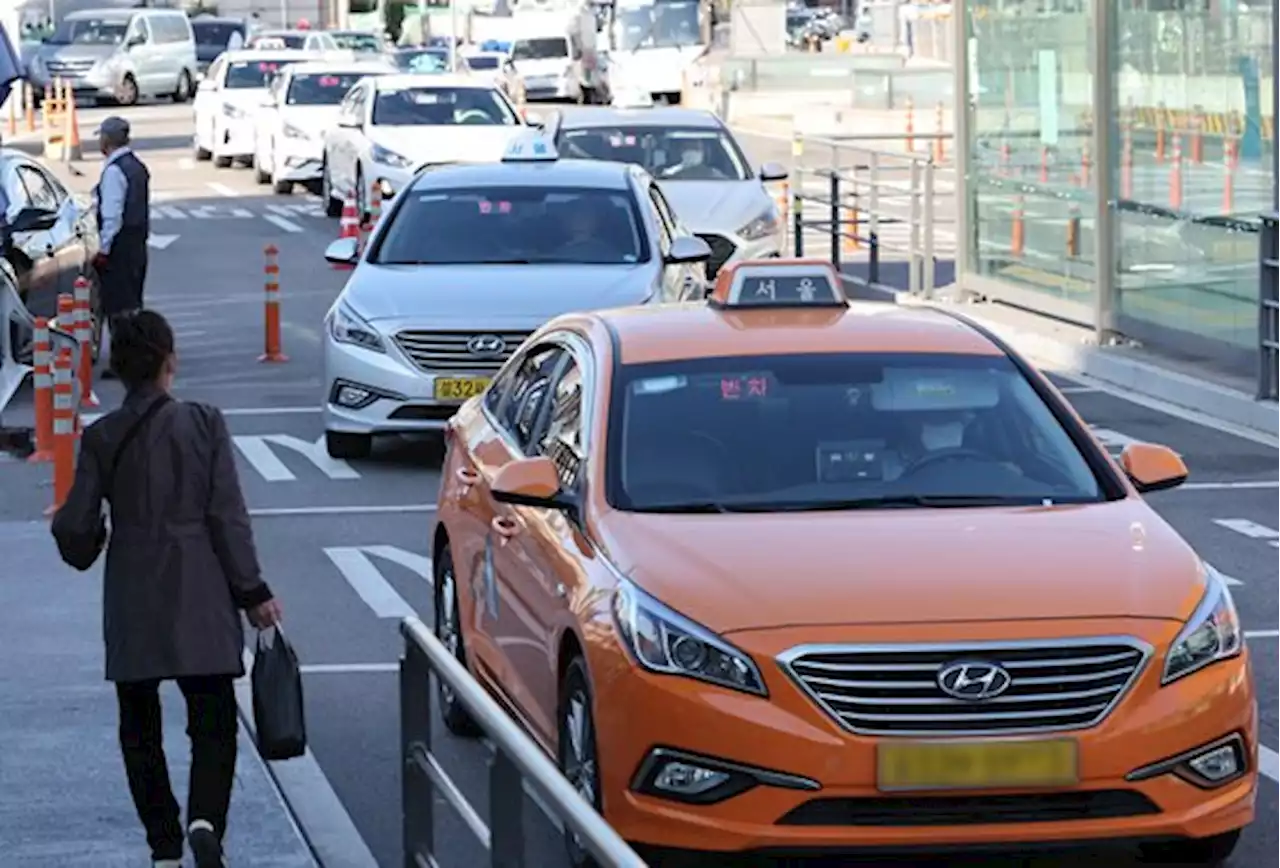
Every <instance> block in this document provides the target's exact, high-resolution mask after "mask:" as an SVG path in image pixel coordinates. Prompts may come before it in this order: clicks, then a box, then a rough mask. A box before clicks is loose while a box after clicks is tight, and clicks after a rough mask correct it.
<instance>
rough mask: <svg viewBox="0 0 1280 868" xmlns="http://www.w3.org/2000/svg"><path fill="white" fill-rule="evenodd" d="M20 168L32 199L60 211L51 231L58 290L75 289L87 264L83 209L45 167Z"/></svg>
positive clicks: (71, 290)
mask: <svg viewBox="0 0 1280 868" xmlns="http://www.w3.org/2000/svg"><path fill="white" fill-rule="evenodd" d="M19 171H20V172H21V174H22V179H23V184H24V185H25V186H26V188H27V190H28V191H29V192H30V193H31V196H32V199H33V200H39V201H41V202H45V203H48V205H47V206H48V207H50V208H51V209H52V210H54V211H55V212H57V214H58V222H57V223H55V224H54V226H53V228H52V229H50V230H49V243H50V245H51V246H52V247H53V255H54V259H55V260H56V262H55V264H56V267H57V269H58V278H57V283H58V291H59V292H74V291H75V283H76V278H77V277H79V276H80V275H81V273H82V272H83V271H84V268H85V265H86V264H87V259H86V256H85V240H84V237H83V232H82V230H81V227H80V209H79V207H78V206H77V205H76V203H75V201H74V200H73V199H72V198H71V196H70V194H69V193H68V192H67V190H66V188H65V187H63V186H62V184H60V183H58V180H57V179H56V178H54V177H53V175H51V174H50V173H49V172H47V171H45V169H44V167H42V166H38V165H35V164H33V163H27V164H24V165H23V166H22V167H21V168H20V170H19ZM42 207H43V206H42Z"/></svg>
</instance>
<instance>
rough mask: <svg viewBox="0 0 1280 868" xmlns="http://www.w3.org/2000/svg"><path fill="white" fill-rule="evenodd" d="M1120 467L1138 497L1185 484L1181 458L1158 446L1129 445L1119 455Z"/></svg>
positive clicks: (1185, 473)
mask: <svg viewBox="0 0 1280 868" xmlns="http://www.w3.org/2000/svg"><path fill="white" fill-rule="evenodd" d="M1120 466H1121V467H1123V468H1124V472H1125V475H1126V476H1128V477H1129V479H1130V480H1132V481H1133V484H1134V487H1135V488H1137V489H1138V492H1139V493H1141V494H1146V493H1148V492H1151V491H1167V490H1168V489H1170V488H1177V487H1178V486H1179V485H1181V484H1182V483H1184V482H1186V481H1187V465H1186V464H1184V463H1183V462H1182V458H1181V457H1180V456H1179V455H1178V453H1176V452H1174V451H1173V450H1172V449H1170V448H1169V447H1168V446H1161V445H1159V444H1157V443H1130V444H1129V445H1128V446H1126V447H1124V451H1123V452H1121V453H1120Z"/></svg>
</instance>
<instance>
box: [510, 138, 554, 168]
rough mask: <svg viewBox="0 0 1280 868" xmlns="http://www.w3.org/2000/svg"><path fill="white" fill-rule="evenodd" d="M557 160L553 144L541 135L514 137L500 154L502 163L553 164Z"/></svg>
mask: <svg viewBox="0 0 1280 868" xmlns="http://www.w3.org/2000/svg"><path fill="white" fill-rule="evenodd" d="M558 159H560V153H559V151H557V150H556V146H555V143H554V142H552V141H551V140H549V139H548V138H547V137H546V136H543V135H524V136H516V137H515V138H513V139H512V140H511V141H510V142H508V143H507V149H506V150H505V151H504V152H503V154H502V162H504V163H554V162H555V161H556V160H558Z"/></svg>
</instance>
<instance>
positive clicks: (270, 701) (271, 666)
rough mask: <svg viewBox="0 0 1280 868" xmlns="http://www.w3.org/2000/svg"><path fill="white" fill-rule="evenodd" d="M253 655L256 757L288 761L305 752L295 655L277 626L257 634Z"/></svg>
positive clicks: (300, 680)
mask: <svg viewBox="0 0 1280 868" xmlns="http://www.w3.org/2000/svg"><path fill="white" fill-rule="evenodd" d="M257 645H258V647H257V651H256V653H255V654H254V655H253V673H252V682H253V721H254V729H255V736H256V737H257V742H258V753H260V754H261V755H262V758H263V759H266V760H287V759H293V758H294V757H300V756H302V755H303V754H304V753H306V752H307V719H306V712H305V711H304V708H303V701H302V670H301V669H300V668H299V667H298V655H297V654H296V653H295V652H294V650H293V646H292V645H290V644H289V640H288V639H286V638H285V636H284V632H283V631H282V630H281V629H280V626H279V625H278V624H277V625H276V626H274V627H268V628H267V629H266V630H260V631H258V643H257Z"/></svg>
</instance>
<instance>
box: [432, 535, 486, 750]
mask: <svg viewBox="0 0 1280 868" xmlns="http://www.w3.org/2000/svg"><path fill="white" fill-rule="evenodd" d="M432 566H433V567H434V569H435V598H434V609H435V632H436V638H437V639H439V640H440V643H441V644H442V645H444V646H445V647H446V648H448V649H449V651H450V653H452V654H453V659H455V660H457V661H458V663H459V664H460V665H461V666H462V667H463V668H464V669H465V668H466V666H467V648H466V645H465V644H464V643H463V639H462V619H461V617H460V616H459V614H458V581H457V574H456V573H455V572H454V570H453V552H452V551H451V550H450V548H449V545H448V543H446V544H445V547H444V549H443V550H441V552H440V555H439V557H437V558H436V559H435V560H434V561H433V562H432ZM436 702H437V704H438V705H439V706H440V717H441V719H443V720H444V725H445V727H446V728H447V729H448V730H449V732H451V733H453V734H454V735H456V736H460V737H462V738H475V737H477V736H479V735H480V734H481V730H480V727H479V726H478V725H477V724H476V721H475V718H473V717H472V716H471V714H470V712H468V711H467V709H466V707H464V706H463V704H462V703H461V702H459V701H458V697H457V696H456V695H454V692H453V690H451V689H450V688H449V685H447V684H445V682H444V679H443V678H440V677H439V676H436Z"/></svg>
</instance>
